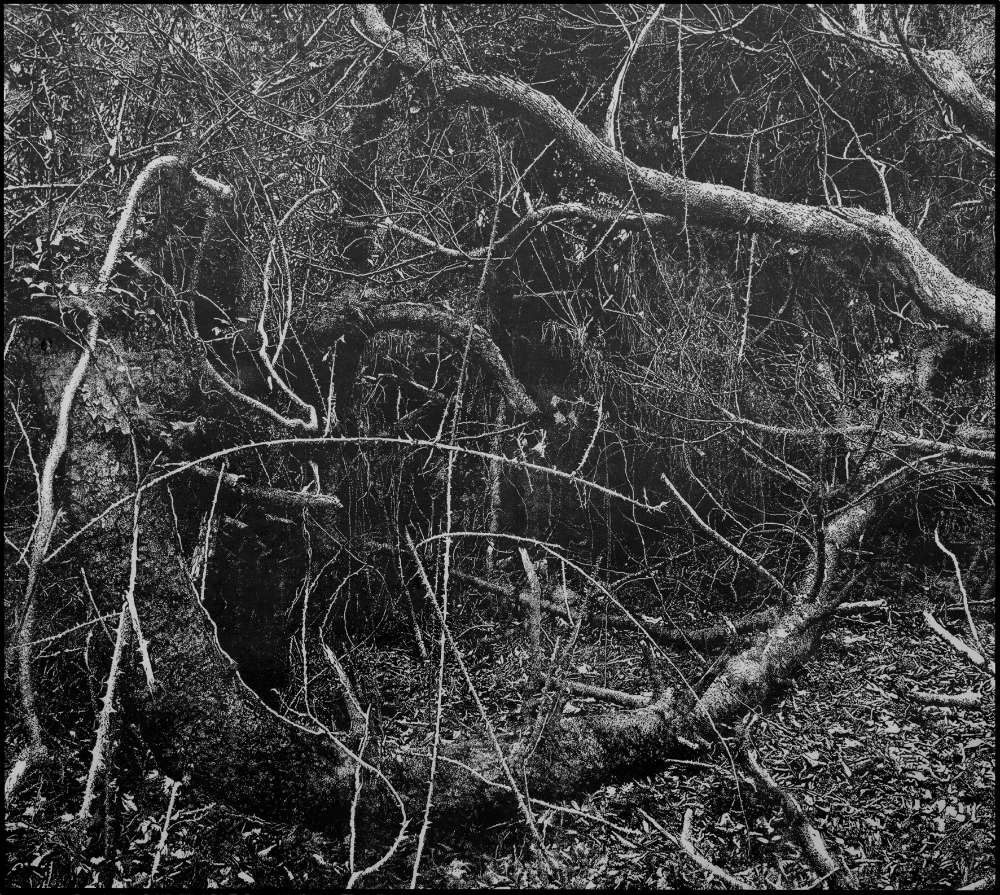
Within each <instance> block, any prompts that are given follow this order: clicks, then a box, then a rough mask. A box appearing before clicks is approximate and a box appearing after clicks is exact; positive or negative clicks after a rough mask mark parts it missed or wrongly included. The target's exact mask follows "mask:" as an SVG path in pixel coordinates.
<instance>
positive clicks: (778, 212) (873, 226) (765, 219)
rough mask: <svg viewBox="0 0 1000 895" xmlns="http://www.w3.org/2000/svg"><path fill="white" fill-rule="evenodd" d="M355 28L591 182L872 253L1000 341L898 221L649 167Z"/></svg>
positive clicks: (523, 98) (739, 223) (977, 292)
mask: <svg viewBox="0 0 1000 895" xmlns="http://www.w3.org/2000/svg"><path fill="white" fill-rule="evenodd" d="M355 22H356V23H357V25H358V27H359V30H360V31H361V33H362V34H363V35H364V36H365V37H366V38H367V39H368V40H369V41H371V42H372V43H373V44H374V45H376V46H377V47H379V48H380V49H384V50H385V51H386V52H387V53H388V54H389V55H390V56H391V57H393V58H394V59H395V60H396V61H397V62H398V63H399V64H400V65H401V66H402V67H403V68H404V69H406V70H408V71H409V72H410V74H411V76H412V77H414V78H415V79H417V80H419V81H421V82H422V83H423V84H425V85H427V86H428V87H431V88H433V89H435V90H436V91H437V92H438V94H439V95H440V96H441V97H442V99H444V100H445V101H447V102H472V103H478V104H481V105H485V106H490V107H493V108H498V109H504V110H510V111H512V112H513V113H514V114H516V115H518V116H520V117H521V118H524V119H526V120H527V121H530V122H531V123H533V124H535V125H537V126H538V127H540V128H541V129H542V130H544V131H545V132H546V133H548V134H549V135H551V136H552V137H554V138H555V139H556V140H558V142H559V143H560V144H561V145H562V147H563V149H564V150H566V151H567V152H569V154H570V155H571V156H572V157H573V158H574V159H575V161H576V162H577V163H578V164H580V165H581V166H583V168H584V169H585V170H586V171H587V172H588V173H590V174H591V175H593V176H595V177H597V178H598V179H599V180H601V181H603V182H605V183H607V184H609V185H610V186H612V187H614V188H617V189H621V190H623V191H628V192H632V191H634V192H635V194H636V195H637V196H638V197H639V198H640V199H642V200H644V201H646V202H649V203H650V204H651V206H652V210H653V211H656V212H660V213H663V214H667V215H670V216H672V217H675V218H676V219H677V220H682V219H686V220H687V221H688V223H691V224H697V225H700V226H707V227H717V228H720V229H726V230H746V231H749V232H759V233H765V234H767V235H770V236H778V237H782V238H784V239H787V240H789V241H792V242H795V243H799V244H803V245H818V246H829V247H840V248H851V249H858V250H861V251H864V252H872V253H874V254H877V255H879V256H881V257H883V258H884V259H885V260H886V261H887V262H888V264H889V267H890V270H891V271H892V272H893V274H894V275H895V276H897V277H898V278H899V279H900V280H902V281H904V282H905V283H907V284H908V285H909V286H910V288H911V289H912V290H913V293H914V298H915V300H916V301H917V303H918V304H919V306H920V308H921V310H922V311H923V312H924V313H925V314H926V315H927V316H928V317H930V318H932V319H935V320H938V321H940V322H942V323H947V324H949V325H951V326H954V327H957V328H958V329H961V330H963V331H964V332H967V333H969V334H970V335H972V336H974V337H976V338H980V339H986V338H991V337H992V336H993V333H994V329H995V325H996V309H995V299H994V296H993V295H992V294H990V293H989V292H987V291H986V290H984V289H980V288H979V287H977V286H974V285H972V284H971V283H968V282H966V281H965V280H963V279H962V278H960V277H958V276H956V275H955V274H953V273H952V272H951V271H950V270H948V268H947V267H945V265H944V264H943V263H942V262H941V261H940V260H939V259H938V258H936V257H935V256H934V255H932V254H931V253H930V252H929V251H928V250H927V249H926V248H925V247H924V246H923V245H922V244H921V242H920V240H918V239H917V237H916V236H914V235H913V234H912V233H911V232H910V231H909V230H907V229H906V228H905V227H904V226H903V225H902V224H900V223H899V222H898V221H896V220H895V219H893V218H889V217H885V216H883V215H878V214H873V213H872V212H869V211H865V210H863V209H860V208H851V209H842V208H836V209H834V208H824V207H818V206H812V205H804V204H799V203H793V202H782V201H780V200H777V199H769V198H766V197H764V196H758V195H755V194H753V193H748V192H745V191H743V190H740V189H736V188H734V187H730V186H723V185H721V184H715V183H702V182H698V181H692V180H685V179H683V178H680V177H676V176H674V175H672V174H667V173H665V172H663V171H656V170H653V169H652V168H646V167H642V166H640V165H637V164H636V163H634V162H632V161H631V160H629V159H627V158H626V157H625V156H623V155H622V154H621V153H620V152H618V151H616V150H615V149H612V148H611V147H610V146H608V145H607V143H605V142H604V141H603V140H602V139H601V138H600V137H598V136H597V135H596V134H594V133H593V132H592V131H591V130H590V129H589V128H587V127H586V126H585V125H584V124H583V123H582V122H581V121H580V120H579V119H578V118H577V117H576V116H575V115H573V113H572V112H570V111H569V110H568V109H567V108H566V107H565V106H563V105H562V104H561V103H559V102H558V101H557V100H555V99H553V98H552V97H551V96H548V95H547V94H545V93H542V92H540V91H538V90H535V89H534V88H533V87H530V86H529V85H527V84H525V83H523V82H521V81H517V80H515V79H513V78H508V77H506V76H502V75H481V74H475V73H472V72H468V71H464V70H463V69H461V68H459V67H458V66H456V65H453V64H451V63H449V62H447V61H446V60H443V59H434V58H432V57H431V56H430V55H429V54H428V52H427V50H426V48H425V46H424V45H423V43H421V42H420V41H416V40H413V39H411V38H407V37H406V36H404V35H403V34H401V33H400V32H398V31H396V30H394V29H392V28H390V27H389V25H388V24H386V21H385V19H384V18H383V17H382V14H381V13H380V12H379V11H378V9H377V8H376V7H375V6H374V5H372V4H361V5H359V6H357V7H356V9H355Z"/></svg>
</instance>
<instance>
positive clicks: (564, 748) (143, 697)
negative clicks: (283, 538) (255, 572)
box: [36, 351, 877, 827]
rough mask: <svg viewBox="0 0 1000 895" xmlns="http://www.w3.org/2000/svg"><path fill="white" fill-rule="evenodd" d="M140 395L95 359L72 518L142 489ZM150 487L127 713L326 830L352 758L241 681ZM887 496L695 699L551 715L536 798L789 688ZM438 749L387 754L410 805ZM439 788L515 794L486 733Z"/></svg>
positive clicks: (47, 397) (90, 542) (227, 783)
mask: <svg viewBox="0 0 1000 895" xmlns="http://www.w3.org/2000/svg"><path fill="white" fill-rule="evenodd" d="M74 360H75V353H74V352H73V351H63V352H53V353H52V354H50V355H48V356H45V357H42V358H40V359H39V360H38V361H37V365H36V366H37V377H38V381H39V383H40V384H41V386H42V394H43V399H44V401H45V403H46V404H47V405H48V407H49V409H50V411H51V410H52V409H53V408H54V407H55V406H57V402H58V399H59V395H60V394H61V388H62V383H63V381H64V379H65V376H66V375H67V374H68V371H69V369H71V368H72V365H73V362H74ZM163 371H164V365H163V364H162V363H161V364H159V365H158V366H157V369H156V371H155V373H154V372H152V371H147V372H146V374H145V375H146V377H147V379H148V382H146V383H144V382H143V381H142V376H141V372H140V375H139V377H137V374H136V372H135V371H133V372H132V379H133V381H135V380H136V379H137V378H138V379H139V381H138V382H137V383H136V385H137V388H138V395H139V397H140V399H141V398H142V397H143V391H144V384H145V385H146V386H147V387H149V388H155V389H157V390H158V393H159V395H160V398H161V400H162V398H163V383H164V378H165V377H164V375H163ZM181 378H183V377H181ZM135 398H136V395H135V394H134V393H132V391H131V387H130V385H129V383H128V381H127V379H126V378H125V376H124V375H123V373H122V371H120V370H119V369H117V366H116V365H113V364H110V363H107V362H99V363H97V364H96V365H95V368H94V369H92V371H91V373H90V374H89V375H88V377H87V380H86V383H85V388H82V389H81V398H80V400H79V402H78V404H77V406H76V407H75V408H74V411H73V414H72V419H71V424H72V426H71V433H72V434H71V439H70V448H69V456H68V463H67V469H66V486H67V489H68V492H69V503H70V505H71V506H72V508H73V519H74V521H76V522H83V521H86V520H89V519H90V518H92V517H93V516H95V515H97V514H98V513H99V512H101V511H102V510H103V509H104V508H105V507H107V506H108V505H109V504H111V503H113V502H115V501H117V500H121V498H122V497H123V496H125V495H127V494H128V493H129V492H130V491H131V490H132V484H131V481H130V478H131V476H130V475H129V470H130V468H131V467H132V462H131V457H130V453H131V449H130V446H128V435H127V433H128V432H129V423H128V419H127V416H126V415H125V413H124V412H123V409H122V408H123V407H125V406H135ZM108 429H110V430H111V431H110V432H109V431H108ZM145 493H146V497H145V498H144V508H143V513H142V531H141V540H140V548H139V567H138V575H137V586H136V593H135V599H136V605H137V608H138V612H139V615H140V617H141V621H142V625H143V632H144V634H145V637H146V639H147V640H148V644H149V655H150V657H151V661H152V664H153V668H154V671H155V677H156V682H157V686H156V688H155V691H154V692H153V693H142V694H140V695H138V696H136V697H135V698H134V699H133V701H132V703H131V705H130V706H129V710H130V711H131V712H132V713H133V714H134V716H135V717H136V719H137V721H138V723H139V725H140V727H141V729H142V731H143V734H144V736H145V738H146V739H147V741H148V743H149V745H150V747H151V748H152V750H153V752H154V754H155V755H156V757H157V760H158V761H159V762H160V763H161V765H162V767H163V768H164V770H165V771H166V772H167V773H169V774H170V775H172V776H173V777H175V778H180V777H182V776H183V775H185V774H189V775H190V777H191V780H192V781H193V782H195V783H196V784H197V785H199V786H200V787H202V788H203V789H204V790H206V791H207V792H209V793H212V794H213V795H216V796H217V797H219V798H222V799H224V800H225V801H226V802H228V803H230V804H232V805H234V806H236V807H239V808H242V809H244V810H248V811H252V812H255V813H260V814H264V815H267V816H271V817H276V818H279V819H284V820H296V821H303V822H307V823H309V824H311V825H314V826H320V827H328V826H335V825H338V824H339V823H340V822H342V821H343V820H344V819H345V818H346V817H347V816H348V813H349V810H350V803H351V797H352V792H353V777H354V767H355V765H354V761H353V759H352V758H351V755H350V754H349V753H347V752H346V751H344V750H343V749H341V748H339V747H338V746H337V745H336V744H335V743H334V742H333V741H332V739H331V737H329V736H328V734H327V733H325V732H324V731H323V730H322V729H321V728H320V727H318V726H317V727H315V728H312V729H310V728H308V727H304V726H302V725H300V724H297V723H293V722H290V721H288V720H286V719H283V718H281V717H279V716H278V715H277V714H275V713H274V712H272V711H271V710H270V709H269V708H268V707H266V706H265V705H264V704H263V703H261V701H260V700H259V699H258V698H257V696H256V695H255V694H254V693H253V692H252V691H251V690H250V689H249V688H248V687H247V686H246V685H245V684H244V683H243V682H242V680H241V678H240V677H239V674H238V671H237V669H236V667H235V664H234V662H233V661H232V659H231V658H230V657H229V656H228V655H227V654H226V653H225V652H224V651H223V650H222V648H221V647H220V645H219V642H218V637H217V634H216V628H215V623H214V622H213V621H212V619H211V618H210V617H209V616H208V615H207V613H206V612H205V610H204V609H203V607H202V605H201V602H200V600H199V596H198V592H197V588H196V587H195V586H194V584H193V582H192V581H191V580H190V578H189V577H188V575H187V573H186V571H185V562H184V558H183V557H181V556H180V555H179V553H178V551H177V547H176V540H175V535H174V532H173V530H172V525H171V523H170V522H169V520H170V519H171V516H170V512H169V510H168V508H167V506H166V505H165V501H164V499H163V497H162V496H160V495H157V494H156V493H155V492H154V491H149V492H145ZM127 503H128V501H125V502H124V503H123V507H122V509H121V510H119V511H117V512H114V513H112V514H109V515H108V516H107V517H106V518H105V519H103V520H102V521H101V523H100V524H98V525H96V526H94V527H93V528H92V529H91V531H90V532H89V537H88V538H87V543H86V548H85V550H84V551H83V552H84V555H85V556H86V564H87V571H88V576H89V578H90V580H91V582H92V585H93V587H94V592H95V597H96V598H97V599H98V603H99V606H100V607H102V608H104V609H107V608H108V607H110V606H113V605H116V604H117V602H118V600H120V595H121V593H122V592H123V590H124V587H125V584H126V581H127V572H128V570H127V565H128V563H127V557H128V553H129V549H128V545H129V544H130V540H131V518H130V515H131V514H130V513H129V512H128V511H127V508H126V505H127ZM876 505H877V501H876V498H875V497H874V496H873V497H870V498H868V499H867V500H865V501H862V502H861V503H860V504H858V505H857V506H856V507H854V508H852V509H850V510H848V511H846V512H845V513H843V514H841V515H840V516H838V517H836V518H834V519H833V520H832V521H831V522H830V523H829V524H828V526H827V532H826V538H825V562H824V568H825V573H824V578H823V581H822V583H821V586H820V587H819V588H816V586H815V584H816V569H815V568H814V569H812V570H811V571H809V572H807V573H806V574H805V575H804V576H803V578H802V581H801V582H800V584H799V586H798V587H797V588H796V591H795V593H796V597H797V599H796V600H795V601H794V602H793V603H792V605H790V606H789V607H788V608H787V610H785V611H784V612H783V613H782V614H781V615H780V616H779V617H778V619H777V622H776V623H775V624H774V626H773V627H772V628H770V629H769V630H768V631H766V632H764V633H762V634H761V635H759V636H758V638H757V640H756V641H755V643H754V644H753V645H752V646H751V647H750V648H749V649H747V650H745V651H743V652H742V653H740V654H738V655H736V656H734V657H733V658H731V659H730V660H729V662H728V663H727V665H726V667H725V669H724V671H723V672H722V673H721V674H720V675H719V676H718V678H717V679H716V680H715V682H714V683H713V684H712V685H711V686H710V687H709V689H708V690H707V691H706V692H705V693H704V695H703V696H702V697H701V698H700V699H699V700H697V702H693V701H692V699H691V698H689V697H685V696H684V695H683V694H677V693H676V691H675V692H674V693H668V694H665V695H663V696H661V697H660V698H659V699H658V700H657V701H655V702H652V703H650V704H649V705H648V706H646V707H642V708H636V709H634V710H623V711H611V712H603V713H600V714H596V715H592V716H574V717H569V718H557V719H555V720H554V721H553V722H552V723H550V724H549V726H548V728H547V729H546V730H545V732H544V735H543V736H542V737H541V740H540V742H539V745H538V748H537V749H536V750H535V752H534V754H533V755H532V756H531V758H530V759H529V760H528V761H527V762H526V764H525V768H524V775H525V776H524V779H525V781H526V784H527V786H528V788H529V790H530V792H531V794H532V795H533V796H538V797H542V798H552V799H561V798H567V797H570V796H572V795H574V794H577V793H579V792H581V791H584V790H587V789H588V788H592V787H594V786H596V785H598V784H600V783H602V782H604V781H606V780H609V779H614V778H616V777H621V776H624V775H628V774H635V773H641V772H648V771H651V770H654V769H656V768H658V767H660V766H662V763H663V761H664V760H665V759H668V758H670V757H672V756H676V755H677V754H682V755H683V754H687V753H688V752H689V751H690V748H691V745H692V742H697V741H700V740H703V739H704V738H705V737H706V736H707V735H710V734H711V733H712V731H713V729H714V728H716V727H717V726H718V725H720V724H724V723H728V722H731V721H733V720H736V719H737V718H738V717H740V716H741V715H742V714H743V713H745V711H746V710H747V707H748V706H751V705H758V704H760V703H761V702H764V701H766V700H767V699H768V698H769V697H770V696H772V695H773V694H774V693H775V692H777V690H778V688H779V687H780V686H781V685H782V683H783V682H784V681H785V680H786V679H787V678H788V677H789V676H790V675H791V674H792V673H793V672H794V670H795V669H796V668H797V667H798V666H799V665H801V663H802V662H803V661H805V659H806V658H807V657H808V655H809V653H810V651H811V650H812V648H813V646H814V644H815V642H816V639H817V637H818V634H819V631H820V630H821V627H822V624H821V623H822V621H823V620H824V619H825V618H827V617H828V616H829V614H830V613H831V612H832V611H833V610H834V609H835V608H836V605H837V603H838V602H839V600H840V596H839V595H835V594H834V592H835V587H834V582H835V575H836V570H837V567H838V560H839V557H840V555H841V552H842V551H843V549H844V548H846V547H847V546H849V545H850V544H851V543H853V542H854V541H855V540H856V539H857V538H858V537H859V536H860V534H861V533H862V532H863V531H864V528H865V526H866V525H867V524H868V523H869V522H870V521H871V519H872V518H873V516H874V514H875V511H876ZM428 761H429V757H428V756H426V755H423V754H415V753H405V752H403V753H398V754H396V755H392V756H389V757H387V758H386V759H385V761H384V762H383V764H382V765H381V769H382V772H383V773H384V774H385V775H386V777H387V778H388V780H389V781H391V783H392V785H393V786H394V787H395V788H396V789H397V790H398V793H399V795H400V796H401V797H402V800H403V802H404V804H407V803H408V804H409V805H411V806H417V805H419V804H420V803H421V802H422V799H423V795H424V792H425V787H426V780H427V772H428V770H429V766H428ZM436 791H437V793H438V796H437V801H436V806H437V810H438V811H441V812H443V813H452V812H455V813H458V814H462V815H466V816H467V815H468V814H469V812H470V811H473V810H475V811H477V812H486V811H489V810H493V809H495V808H497V807H499V806H500V805H502V804H504V803H505V802H506V800H507V799H508V797H509V789H508V787H507V785H506V783H505V782H504V780H503V777H502V774H501V766H500V763H499V761H498V759H497V756H496V754H495V751H494V750H493V748H492V747H491V746H490V745H489V744H488V743H486V742H485V741H479V740H477V741H474V742H468V743H464V744H456V745H449V746H448V747H446V748H445V749H443V750H442V752H441V766H440V767H439V769H438V782H437V786H436ZM364 793H365V800H364V806H363V807H364V809H365V813H366V814H368V815H369V817H370V818H371V819H372V820H375V819H376V818H382V820H383V821H384V820H385V819H386V818H388V817H391V816H397V817H398V809H397V808H396V807H394V805H395V801H394V799H393V798H390V797H389V791H388V789H387V788H386V787H385V786H381V785H380V786H367V787H366V788H365V790H364Z"/></svg>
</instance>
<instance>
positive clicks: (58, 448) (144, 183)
mask: <svg viewBox="0 0 1000 895" xmlns="http://www.w3.org/2000/svg"><path fill="white" fill-rule="evenodd" d="M179 164H180V159H179V158H178V157H177V156H171V155H165V156H160V157H158V158H155V159H153V160H152V161H151V162H150V163H149V164H148V165H146V167H145V168H143V170H142V171H141V172H140V173H139V175H138V176H137V177H136V179H135V180H134V181H133V183H132V187H131V189H130V190H129V194H128V197H127V198H126V200H125V205H124V207H123V208H122V213H121V215H120V216H119V218H118V223H117V225H116V226H115V230H114V233H113V234H112V235H111V240H110V242H109V243H108V250H107V253H106V254H105V257H104V263H103V264H102V265H101V269H100V271H99V272H98V275H97V284H96V286H95V287H94V288H93V289H92V290H91V291H90V292H89V294H88V295H87V296H85V297H86V298H87V302H86V304H87V307H88V309H89V313H90V321H89V323H88V324H87V331H86V335H85V337H84V340H83V350H82V351H81V352H80V357H79V359H78V360H77V362H76V365H75V366H74V367H73V371H72V372H71V373H70V375H69V378H68V379H67V380H66V384H65V386H64V387H63V392H62V398H61V400H60V402H59V411H58V414H57V417H56V430H55V434H54V435H53V438H52V444H51V445H50V447H49V452H48V455H47V456H46V458H45V465H44V466H43V468H42V474H41V478H40V481H39V494H38V518H37V520H36V522H35V526H34V540H33V541H32V548H31V558H30V561H29V566H28V577H27V581H26V582H25V587H24V595H23V598H22V602H23V606H24V608H23V609H22V614H21V619H20V622H19V623H18V628H17V642H18V653H19V654H18V658H19V671H20V675H19V682H20V690H21V704H22V707H23V709H24V715H25V719H24V720H25V726H26V728H27V733H28V747H27V749H26V751H25V752H24V756H23V760H24V761H25V763H26V767H21V769H20V773H19V774H18V775H16V776H15V775H13V774H12V776H11V777H8V779H7V780H6V781H5V785H4V789H5V791H7V790H8V789H9V790H10V794H11V795H13V792H14V791H15V790H16V788H17V785H18V781H19V780H20V779H21V778H22V777H23V775H24V773H25V771H26V770H27V766H30V765H31V764H33V763H37V762H41V761H44V760H45V759H46V758H47V756H48V749H47V747H46V746H45V744H44V742H43V740H42V731H41V724H40V722H39V720H38V709H37V706H36V704H35V688H34V683H33V680H32V674H31V650H30V646H29V644H30V642H31V640H32V638H33V632H34V621H35V605H34V604H35V599H34V597H35V590H36V588H37V585H38V576H39V574H40V572H41V569H42V566H43V564H44V563H45V561H46V553H47V552H48V549H49V542H50V541H51V538H52V534H53V532H54V530H55V524H56V509H55V496H54V489H55V476H56V472H57V470H58V469H59V465H60V463H61V462H62V459H63V456H64V455H65V453H66V447H67V445H68V443H69V418H70V412H71V410H72V409H73V402H74V400H75V399H76V394H77V391H78V390H79V388H80V385H81V383H82V382H83V380H84V378H85V377H86V375H87V370H88V368H89V366H90V360H91V358H92V357H93V354H94V351H95V350H96V348H97V336H98V332H99V330H100V319H101V314H102V312H103V310H104V307H103V305H104V295H105V293H107V291H108V288H109V286H110V283H111V276H112V274H113V273H114V270H115V267H116V266H117V264H118V258H119V255H120V254H121V249H122V244H123V242H124V239H125V234H126V232H127V231H128V228H129V226H130V225H131V223H132V219H133V218H134V217H135V211H136V207H137V205H138V202H139V198H140V197H141V195H142V194H143V192H144V191H145V190H146V188H147V187H148V186H149V185H150V183H151V182H152V181H153V180H154V179H155V178H156V177H158V176H159V174H160V173H161V172H163V171H165V170H169V169H170V168H174V167H177V166H178V165H179ZM192 173H193V172H192ZM194 176H195V179H196V182H197V183H198V185H199V186H201V187H202V188H204V189H206V190H208V191H210V192H215V193H220V194H222V195H225V196H228V195H229V188H228V187H226V186H223V185H222V184H220V183H218V182H217V181H214V180H211V179H210V178H207V177H202V176H201V175H194ZM17 768H18V765H17V764H15V769H17Z"/></svg>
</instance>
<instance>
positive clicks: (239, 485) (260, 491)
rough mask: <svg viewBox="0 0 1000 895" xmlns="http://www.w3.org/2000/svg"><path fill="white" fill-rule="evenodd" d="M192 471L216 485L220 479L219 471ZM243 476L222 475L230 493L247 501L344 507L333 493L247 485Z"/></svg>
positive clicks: (281, 505)
mask: <svg viewBox="0 0 1000 895" xmlns="http://www.w3.org/2000/svg"><path fill="white" fill-rule="evenodd" d="M190 469H191V472H193V473H194V474H195V475H197V476H198V477H199V478H201V479H204V480H206V481H211V482H212V484H213V485H214V484H215V482H216V481H218V480H219V473H217V472H215V471H213V470H210V469H205V468H204V467H201V466H192V467H190ZM242 478H243V477H242V476H239V475H234V474H233V473H231V472H224V473H222V476H221V481H222V487H223V488H225V489H226V491H228V492H229V493H230V494H233V495H234V496H236V497H238V498H239V499H240V500H242V501H245V502H246V503H252V504H265V505H267V506H272V507H277V508H279V509H282V510H319V511H329V510H341V509H343V508H344V505H343V503H341V501H340V498H339V497H337V496H336V495H333V494H310V493H308V492H304V491H287V490H285V489H284V488H261V487H258V486H256V485H245V484H243V482H242V481H241V479H242Z"/></svg>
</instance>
